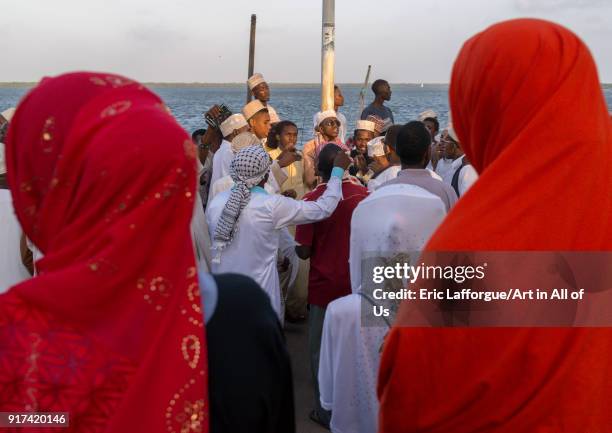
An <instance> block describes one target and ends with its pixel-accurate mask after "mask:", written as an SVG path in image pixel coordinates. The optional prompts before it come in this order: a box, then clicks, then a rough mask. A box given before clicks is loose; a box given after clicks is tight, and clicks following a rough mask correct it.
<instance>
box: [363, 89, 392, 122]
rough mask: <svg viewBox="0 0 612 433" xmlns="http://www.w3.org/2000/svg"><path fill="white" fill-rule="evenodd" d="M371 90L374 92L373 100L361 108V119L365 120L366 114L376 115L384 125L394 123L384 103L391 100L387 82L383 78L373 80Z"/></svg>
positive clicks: (389, 110)
mask: <svg viewBox="0 0 612 433" xmlns="http://www.w3.org/2000/svg"><path fill="white" fill-rule="evenodd" d="M372 92H374V101H373V102H372V103H371V104H370V105H368V106H367V107H366V108H365V109H364V110H363V112H362V113H361V120H366V119H367V118H368V116H378V117H380V118H381V119H382V120H383V121H384V123H385V124H386V125H392V124H393V123H395V121H394V119H393V113H392V112H391V109H390V108H389V107H387V106H386V105H385V101H390V100H391V86H389V83H388V82H387V81H385V80H376V81H374V83H372Z"/></svg>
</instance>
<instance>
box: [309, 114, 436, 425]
mask: <svg viewBox="0 0 612 433" xmlns="http://www.w3.org/2000/svg"><path fill="white" fill-rule="evenodd" d="M406 143H410V144H411V146H408V149H406V146H405V145H406ZM430 144H431V138H430V135H429V132H428V131H427V130H426V129H425V126H424V125H423V124H422V123H421V122H411V123H409V124H407V125H405V126H403V127H402V129H401V130H400V132H399V133H398V139H397V144H396V146H397V152H398V155H399V156H400V157H401V158H402V166H406V165H407V166H411V165H412V164H414V162H415V161H416V160H417V157H419V158H418V159H419V167H420V168H419V169H418V170H422V172H423V174H424V175H425V176H430V175H429V174H428V173H425V165H426V164H427V159H428V158H427V155H428V152H429V148H430ZM417 149H418V150H419V152H417ZM407 163H410V164H407ZM415 165H416V164H415ZM400 174H401V173H400ZM432 179H433V178H432ZM398 180H399V178H398ZM398 180H395V181H392V182H388V183H386V184H384V185H383V186H381V187H380V188H378V189H377V190H376V191H375V192H373V193H371V194H370V195H369V196H368V197H367V198H366V199H364V200H363V201H361V203H359V205H358V206H357V208H356V209H355V211H354V212H353V218H352V220H351V236H350V256H349V257H350V258H349V261H350V277H351V288H352V292H353V293H352V294H351V295H348V296H345V297H343V298H340V299H337V300H335V301H333V302H331V303H330V304H329V305H328V307H327V312H326V315H325V322H324V327H323V341H322V344H321V355H320V356H321V358H320V364H319V386H320V391H321V404H322V406H323V407H325V408H326V409H331V412H332V419H331V423H330V427H331V431H332V432H351V433H370V432H375V431H377V425H378V400H377V398H376V382H377V374H378V366H379V362H380V349H381V345H382V342H383V338H384V335H385V334H386V333H387V331H388V330H389V327H390V320H389V319H390V318H385V317H378V318H375V317H374V315H373V313H372V312H373V307H374V306H375V305H377V306H383V307H386V308H388V309H392V308H394V305H393V301H384V300H377V299H375V297H374V296H372V286H371V284H370V283H371V282H372V280H371V278H372V275H371V274H370V273H367V275H365V274H364V275H363V276H362V260H364V259H367V260H368V261H367V262H366V263H370V265H369V266H371V265H372V262H371V260H372V259H375V260H378V261H377V262H376V264H378V263H385V265H386V264H387V263H402V262H404V263H407V264H409V265H415V264H416V262H417V259H418V252H419V251H421V250H422V249H423V247H424V245H425V244H426V243H427V241H428V240H429V238H430V237H431V235H432V233H434V231H435V230H436V228H437V227H438V225H439V224H440V223H441V222H442V220H443V219H444V217H445V216H446V208H445V205H444V203H443V201H442V200H441V198H440V197H439V196H438V195H436V194H432V193H431V192H429V191H427V190H426V189H425V188H423V187H421V186H417V185H415V184H409V183H403V182H398ZM433 180H435V179H433ZM436 182H438V183H442V182H441V181H439V180H436ZM369 266H368V267H369ZM366 283H367V284H366ZM381 319H382V320H381ZM384 319H387V320H386V323H385V320H384Z"/></svg>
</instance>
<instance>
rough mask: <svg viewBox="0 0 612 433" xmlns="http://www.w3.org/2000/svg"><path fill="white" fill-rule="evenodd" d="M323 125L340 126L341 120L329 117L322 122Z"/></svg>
mask: <svg viewBox="0 0 612 433" xmlns="http://www.w3.org/2000/svg"><path fill="white" fill-rule="evenodd" d="M321 126H338V127H340V122H338V121H337V120H334V119H328V120H324V121H323V122H321Z"/></svg>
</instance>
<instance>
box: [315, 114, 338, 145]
mask: <svg viewBox="0 0 612 433" xmlns="http://www.w3.org/2000/svg"><path fill="white" fill-rule="evenodd" d="M336 117H337V118H338V121H339V122H340V128H338V138H339V139H340V141H342V142H343V143H346V117H345V116H344V114H342V113H341V112H339V111H336ZM312 124H313V137H316V135H317V132H316V131H314V128H316V127H317V126H319V125H317V115H316V114H315V115H314V116H313V118H312Z"/></svg>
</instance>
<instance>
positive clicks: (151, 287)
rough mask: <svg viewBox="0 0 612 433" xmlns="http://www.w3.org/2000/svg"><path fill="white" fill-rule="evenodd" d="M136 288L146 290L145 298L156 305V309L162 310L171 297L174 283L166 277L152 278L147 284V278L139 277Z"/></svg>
mask: <svg viewBox="0 0 612 433" xmlns="http://www.w3.org/2000/svg"><path fill="white" fill-rule="evenodd" d="M136 288H138V290H142V291H145V293H144V294H143V296H142V297H143V299H144V300H145V301H146V302H147V303H148V304H149V305H152V306H154V307H155V311H161V310H162V309H163V307H164V305H165V303H166V301H167V300H168V298H169V297H170V290H172V283H171V282H170V281H169V280H167V279H166V278H164V277H155V278H152V279H151V280H150V281H149V283H148V284H147V280H146V278H139V279H138V280H137V281H136Z"/></svg>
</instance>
